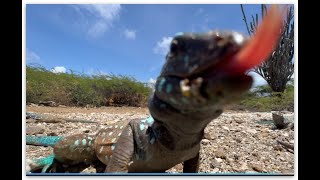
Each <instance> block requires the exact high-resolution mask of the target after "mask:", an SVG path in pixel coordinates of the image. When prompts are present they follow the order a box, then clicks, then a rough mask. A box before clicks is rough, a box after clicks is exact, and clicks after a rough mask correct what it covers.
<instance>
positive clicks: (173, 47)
mask: <svg viewBox="0 0 320 180" xmlns="http://www.w3.org/2000/svg"><path fill="white" fill-rule="evenodd" d="M177 51H178V41H177V40H176V39H174V40H172V42H171V46H170V52H171V53H176V52H177Z"/></svg>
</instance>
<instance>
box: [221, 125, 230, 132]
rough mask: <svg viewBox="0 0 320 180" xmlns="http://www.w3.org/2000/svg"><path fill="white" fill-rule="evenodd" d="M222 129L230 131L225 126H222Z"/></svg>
mask: <svg viewBox="0 0 320 180" xmlns="http://www.w3.org/2000/svg"><path fill="white" fill-rule="evenodd" d="M222 129H224V130H227V131H230V129H229V128H228V127H227V126H222Z"/></svg>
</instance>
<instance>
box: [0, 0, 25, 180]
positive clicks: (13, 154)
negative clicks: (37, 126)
mask: <svg viewBox="0 0 320 180" xmlns="http://www.w3.org/2000/svg"><path fill="white" fill-rule="evenodd" d="M8 2H10V3H11V6H8V5H4V6H3V7H5V8H4V9H3V11H2V12H5V13H3V14H2V17H3V18H1V19H2V21H4V22H2V23H3V26H2V28H1V29H2V30H5V31H6V32H5V33H3V34H2V36H3V37H4V38H6V39H7V41H6V42H7V43H5V44H3V45H4V46H2V47H5V48H6V50H5V51H3V54H6V55H7V57H5V58H3V59H2V60H3V61H2V62H3V66H2V67H3V70H5V72H4V74H2V77H1V80H2V82H1V85H2V90H5V92H3V91H2V93H1V94H2V105H4V106H5V111H2V114H3V115H5V116H6V117H3V118H1V122H2V123H5V125H2V128H3V130H8V131H6V132H5V133H4V132H2V133H1V134H2V138H1V140H2V148H1V149H3V150H4V151H5V152H4V153H2V154H1V155H2V158H3V159H4V158H8V159H6V160H3V161H2V164H3V165H4V166H5V168H2V172H3V173H9V172H10V171H12V170H14V171H15V172H14V173H10V178H12V179H18V178H21V174H22V168H21V167H22V158H23V156H20V155H22V152H21V150H22V148H21V145H22V137H24V136H23V134H22V116H21V115H22V106H21V105H22V70H23V66H22V59H21V58H22V43H21V42H22V8H21V7H22V1H18V0H15V1H8ZM8 7H11V10H10V11H9V10H8V11H6V10H7V9H8ZM3 141H5V142H3ZM8 170H9V171H8Z"/></svg>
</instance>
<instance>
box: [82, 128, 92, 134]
mask: <svg viewBox="0 0 320 180" xmlns="http://www.w3.org/2000/svg"><path fill="white" fill-rule="evenodd" d="M82 132H84V133H89V132H90V129H85V130H82Z"/></svg>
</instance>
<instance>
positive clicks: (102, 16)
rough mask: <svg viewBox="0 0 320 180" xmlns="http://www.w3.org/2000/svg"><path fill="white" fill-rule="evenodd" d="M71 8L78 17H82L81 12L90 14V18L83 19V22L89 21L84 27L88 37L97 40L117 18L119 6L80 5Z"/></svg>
mask: <svg viewBox="0 0 320 180" xmlns="http://www.w3.org/2000/svg"><path fill="white" fill-rule="evenodd" d="M72 7H73V8H74V9H75V11H77V13H78V14H79V15H81V16H82V18H83V16H84V13H82V11H83V10H85V11H86V12H89V13H90V16H93V17H94V18H93V20H92V18H89V17H90V16H86V18H83V21H84V22H87V21H89V23H88V24H89V25H88V26H86V28H87V33H88V35H89V36H90V37H93V38H97V37H100V36H102V35H103V34H104V33H105V32H106V31H108V30H109V29H110V28H111V27H112V25H113V23H114V21H115V20H116V19H117V18H119V16H120V11H121V5H120V4H80V5H76V6H74V5H72Z"/></svg>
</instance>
